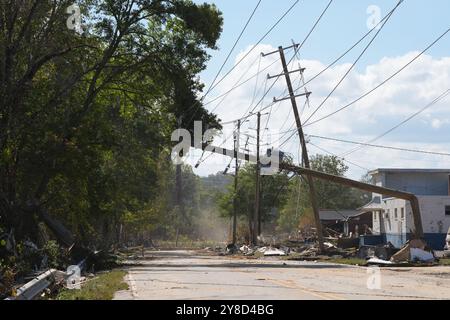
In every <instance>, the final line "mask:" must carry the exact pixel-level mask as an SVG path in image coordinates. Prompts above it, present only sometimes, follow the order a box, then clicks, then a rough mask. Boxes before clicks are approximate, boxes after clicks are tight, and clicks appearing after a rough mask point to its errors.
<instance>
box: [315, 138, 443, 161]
mask: <svg viewBox="0 0 450 320" xmlns="http://www.w3.org/2000/svg"><path fill="white" fill-rule="evenodd" d="M308 137H310V138H316V139H323V140H330V141H337V142H343V143H350V144H357V145H362V146H365V147H374V148H381V149H391V150H398V151H406V152H414V153H423V154H432V155H439V156H450V153H445V152H434V151H426V150H417V149H408V148H399V147H392V146H385V145H378V144H370V143H364V142H356V141H350V140H343V139H337V138H329V137H322V136H315V135H309V136H308Z"/></svg>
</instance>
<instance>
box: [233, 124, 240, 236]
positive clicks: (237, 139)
mask: <svg viewBox="0 0 450 320" xmlns="http://www.w3.org/2000/svg"><path fill="white" fill-rule="evenodd" d="M240 134H241V120H238V123H237V130H236V133H235V134H234V150H237V151H239V142H240ZM235 165H236V168H235V171H234V197H233V245H235V244H236V241H237V237H236V231H237V192H238V174H239V159H238V158H237V157H236V163H235Z"/></svg>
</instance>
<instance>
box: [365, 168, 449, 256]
mask: <svg viewBox="0 0 450 320" xmlns="http://www.w3.org/2000/svg"><path fill="white" fill-rule="evenodd" d="M370 174H371V176H372V179H373V183H374V184H375V185H377V186H380V187H386V188H392V189H397V190H401V191H404V192H409V193H413V194H414V195H415V196H416V197H417V198H418V200H419V206H420V212H421V217H422V225H423V229H424V230H423V231H424V239H425V240H426V242H427V243H428V244H429V245H430V246H431V247H432V248H433V249H435V250H443V249H444V246H445V238H446V232H447V230H448V229H449V228H450V169H377V170H374V171H372V172H370ZM360 210H361V211H364V212H366V211H371V212H372V224H373V235H370V236H362V238H361V242H362V244H368V245H374V244H380V243H388V242H390V243H392V244H393V245H394V247H396V248H401V247H402V246H403V245H404V244H405V243H406V242H407V241H408V240H410V239H412V235H413V234H414V232H415V227H414V221H413V214H412V208H411V205H410V203H409V201H406V200H403V199H398V198H394V197H390V196H384V195H381V194H379V193H373V194H372V200H371V202H370V203H368V204H367V205H365V206H363V207H362V208H360Z"/></svg>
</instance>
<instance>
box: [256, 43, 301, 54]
mask: <svg viewBox="0 0 450 320" xmlns="http://www.w3.org/2000/svg"><path fill="white" fill-rule="evenodd" d="M299 46H300V44H299V43H294V44H293V45H292V46H289V47H286V48H281V50H289V49H291V48H295V49H297V48H298V47H299ZM278 52H280V51H279V49H277V50H275V51H272V52H269V53H263V52H261V56H262V57H267V56H270V55H272V54H275V53H278Z"/></svg>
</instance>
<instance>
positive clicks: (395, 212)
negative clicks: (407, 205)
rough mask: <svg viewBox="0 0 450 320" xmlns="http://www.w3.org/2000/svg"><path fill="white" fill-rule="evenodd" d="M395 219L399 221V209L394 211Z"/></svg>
mask: <svg viewBox="0 0 450 320" xmlns="http://www.w3.org/2000/svg"><path fill="white" fill-rule="evenodd" d="M394 218H395V219H398V209H397V208H395V209H394Z"/></svg>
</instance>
